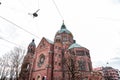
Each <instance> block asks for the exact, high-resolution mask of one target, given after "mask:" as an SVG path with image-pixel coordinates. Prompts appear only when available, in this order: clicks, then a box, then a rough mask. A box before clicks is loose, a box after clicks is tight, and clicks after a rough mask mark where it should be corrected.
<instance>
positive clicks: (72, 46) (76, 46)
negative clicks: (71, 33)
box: [68, 43, 82, 49]
mask: <svg viewBox="0 0 120 80" xmlns="http://www.w3.org/2000/svg"><path fill="white" fill-rule="evenodd" d="M81 47H82V46H80V45H79V44H77V43H73V44H71V45H70V47H69V48H68V49H72V48H81Z"/></svg>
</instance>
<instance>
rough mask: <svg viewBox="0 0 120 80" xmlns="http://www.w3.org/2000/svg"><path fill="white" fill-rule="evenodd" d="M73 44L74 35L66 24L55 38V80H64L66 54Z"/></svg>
mask: <svg viewBox="0 0 120 80" xmlns="http://www.w3.org/2000/svg"><path fill="white" fill-rule="evenodd" d="M72 43H73V35H72V33H71V32H70V31H69V30H68V29H67V28H66V26H65V24H64V22H63V24H62V26H61V29H60V30H58V31H57V33H56V35H55V38H54V61H53V62H54V65H53V75H54V80H57V79H59V80H64V65H63V63H64V61H63V58H64V53H65V52H66V50H67V49H68V47H69V46H70V45H71V44H72Z"/></svg>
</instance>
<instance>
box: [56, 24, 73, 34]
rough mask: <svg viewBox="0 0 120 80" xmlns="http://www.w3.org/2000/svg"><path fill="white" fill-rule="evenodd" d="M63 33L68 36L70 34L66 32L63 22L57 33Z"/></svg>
mask: <svg viewBox="0 0 120 80" xmlns="http://www.w3.org/2000/svg"><path fill="white" fill-rule="evenodd" d="M63 32H65V33H68V34H71V32H70V31H69V30H67V28H66V26H65V24H64V22H63V24H62V26H61V29H60V30H59V31H58V32H57V33H63Z"/></svg>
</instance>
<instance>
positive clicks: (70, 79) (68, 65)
mask: <svg viewBox="0 0 120 80" xmlns="http://www.w3.org/2000/svg"><path fill="white" fill-rule="evenodd" d="M64 69H65V74H67V75H66V80H82V79H83V76H84V72H82V71H81V70H80V64H79V61H78V60H77V56H76V55H75V54H74V52H72V53H67V52H66V54H65V57H64Z"/></svg>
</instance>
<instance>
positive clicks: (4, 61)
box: [0, 53, 10, 80]
mask: <svg viewBox="0 0 120 80" xmlns="http://www.w3.org/2000/svg"><path fill="white" fill-rule="evenodd" d="M9 58H10V56H9V54H8V53H7V54H4V55H3V56H2V58H0V76H1V77H0V79H1V80H5V79H6V78H7V76H8V75H9Z"/></svg>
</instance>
